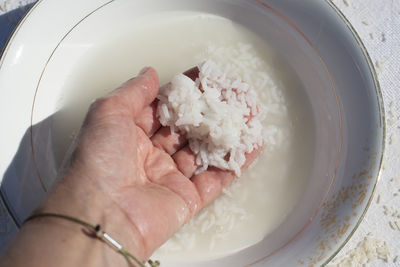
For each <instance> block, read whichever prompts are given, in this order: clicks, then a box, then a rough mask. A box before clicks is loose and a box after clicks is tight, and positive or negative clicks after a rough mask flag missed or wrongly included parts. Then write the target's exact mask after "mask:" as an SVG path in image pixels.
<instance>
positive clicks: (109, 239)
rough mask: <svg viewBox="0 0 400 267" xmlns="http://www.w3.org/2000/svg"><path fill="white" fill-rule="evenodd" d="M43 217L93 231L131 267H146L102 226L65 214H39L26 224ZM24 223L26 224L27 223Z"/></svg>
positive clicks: (152, 264)
mask: <svg viewBox="0 0 400 267" xmlns="http://www.w3.org/2000/svg"><path fill="white" fill-rule="evenodd" d="M41 217H54V218H59V219H64V220H67V221H71V222H74V223H77V224H80V225H82V226H83V227H85V228H86V229H88V230H90V231H92V232H93V233H94V234H95V236H96V238H98V239H99V240H101V241H102V242H104V243H106V244H107V245H108V246H109V247H111V248H113V249H114V250H115V251H116V252H118V253H119V254H121V255H122V256H123V257H124V258H125V260H126V261H127V263H128V265H129V267H135V264H134V263H133V262H132V260H133V261H134V262H135V263H136V264H137V266H139V267H146V264H145V263H143V262H142V261H140V260H139V259H138V258H136V257H135V256H134V255H133V254H131V253H130V252H129V251H127V250H126V249H125V248H124V247H123V246H122V245H121V244H119V243H118V242H117V241H116V240H115V239H114V238H112V237H111V236H110V235H109V234H107V233H106V232H104V231H102V230H101V229H100V225H99V224H97V225H93V224H90V223H88V222H85V221H83V220H81V219H78V218H76V217H72V216H69V215H65V214H58V213H37V214H33V215H31V216H29V217H28V218H27V219H26V220H25V222H27V221H30V220H33V219H36V218H41ZM25 222H24V223H25ZM147 263H148V264H149V266H150V267H158V266H160V262H159V261H152V260H148V261H147Z"/></svg>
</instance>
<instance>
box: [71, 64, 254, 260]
mask: <svg viewBox="0 0 400 267" xmlns="http://www.w3.org/2000/svg"><path fill="white" fill-rule="evenodd" d="M158 88H159V85H158V77H157V73H156V71H155V70H154V69H152V68H146V69H144V70H143V71H142V72H141V74H140V75H139V76H138V77H136V78H133V79H131V80H129V81H128V82H126V83H125V84H123V85H122V86H121V87H120V88H118V89H117V90H116V91H114V92H113V93H112V94H111V95H109V96H107V97H105V98H101V99H99V100H97V101H96V102H94V104H93V105H92V106H91V108H90V111H89V114H88V116H87V118H86V120H85V123H84V125H83V128H82V133H81V136H80V137H79V138H80V140H79V143H78V144H77V149H76V151H75V153H74V155H73V164H72V169H73V170H74V172H76V173H79V174H80V175H81V176H83V177H84V178H85V179H89V180H91V182H92V183H95V184H97V186H98V187H99V190H101V191H102V192H104V193H105V194H106V195H107V196H108V197H109V198H110V199H112V201H114V203H115V204H116V206H117V207H118V208H119V209H120V210H121V211H122V212H123V213H125V214H126V216H127V217H128V219H129V223H130V224H127V228H128V227H130V228H132V229H135V230H138V231H139V232H140V234H141V236H142V240H143V248H144V249H145V252H146V253H145V255H146V256H149V255H150V254H151V253H152V252H153V251H154V250H155V249H156V248H157V247H159V246H160V245H161V244H162V243H164V242H165V241H166V240H167V239H168V238H169V237H170V236H171V235H172V234H173V233H175V232H176V231H177V230H178V229H179V228H180V227H181V226H182V225H183V224H184V223H185V222H187V221H188V220H189V219H190V218H191V217H192V216H193V215H194V214H195V213H196V212H198V211H199V210H200V209H201V208H203V207H204V206H205V205H206V204H208V203H209V202H210V201H212V200H213V199H214V198H215V197H216V196H218V195H219V194H220V192H221V190H222V188H223V187H225V186H227V185H228V184H230V183H231V181H232V180H233V178H234V175H233V174H232V172H228V171H222V170H217V169H210V170H208V171H206V172H204V173H202V174H200V175H197V176H194V177H192V175H193V173H194V171H195V168H196V166H195V164H194V156H193V154H192V153H191V152H190V149H189V148H188V147H187V146H185V144H186V140H185V138H184V137H183V136H180V135H178V134H171V132H170V129H169V128H165V127H161V128H160V124H159V122H158V120H157V118H156V107H157V105H156V102H155V101H154V99H155V97H156V96H157V94H158ZM171 155H173V156H172V157H171ZM255 155H256V152H254V153H252V154H251V155H249V156H248V158H249V160H248V161H250V160H251V159H252V158H254V157H255ZM174 159H175V161H174ZM180 170H182V172H181V171H180ZM184 174H185V175H184ZM190 178H191V179H190Z"/></svg>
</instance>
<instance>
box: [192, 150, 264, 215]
mask: <svg viewBox="0 0 400 267" xmlns="http://www.w3.org/2000/svg"><path fill="white" fill-rule="evenodd" d="M260 150H261V148H258V149H254V150H253V151H252V152H251V153H248V154H246V162H245V164H243V166H242V169H243V168H246V167H248V166H249V165H250V164H251V162H252V161H253V160H254V159H255V158H256V157H257V155H258V153H259V152H260ZM234 178H235V174H234V173H233V172H231V171H224V170H221V169H218V168H215V167H211V168H209V169H208V170H207V171H205V172H202V173H200V174H198V175H195V176H194V177H193V178H192V179H191V180H192V182H193V184H194V185H195V186H196V188H197V191H198V193H199V196H200V198H201V208H203V207H204V206H207V205H208V204H209V203H210V202H211V201H213V200H214V199H215V198H216V197H217V196H219V195H220V194H221V192H222V189H223V188H225V187H227V186H228V185H230V184H231V183H232V181H233V179H234Z"/></svg>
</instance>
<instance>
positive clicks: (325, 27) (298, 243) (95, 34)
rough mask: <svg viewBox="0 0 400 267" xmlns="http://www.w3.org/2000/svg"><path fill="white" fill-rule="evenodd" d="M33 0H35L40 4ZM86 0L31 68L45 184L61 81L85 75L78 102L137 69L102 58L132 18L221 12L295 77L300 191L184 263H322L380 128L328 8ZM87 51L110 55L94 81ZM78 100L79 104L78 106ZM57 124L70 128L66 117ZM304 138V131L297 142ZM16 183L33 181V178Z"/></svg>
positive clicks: (351, 51) (23, 204) (336, 241)
mask: <svg viewBox="0 0 400 267" xmlns="http://www.w3.org/2000/svg"><path fill="white" fill-rule="evenodd" d="M42 2H43V3H41V4H42V5H44V4H45V3H46V1H42ZM88 2H91V7H90V8H88V11H87V12H86V15H85V17H83V18H82V17H79V16H76V18H75V17H74V19H73V20H71V24H70V25H69V26H68V27H66V28H68V31H67V32H65V34H64V35H62V38H61V39H59V40H58V42H56V43H54V42H53V41H50V40H46V39H44V42H45V43H46V44H48V45H49V46H51V47H52V54H51V55H50V57H49V58H48V60H47V62H46V64H45V65H44V66H43V68H41V70H42V73H41V76H40V78H39V80H38V83H37V91H36V94H35V99H34V109H33V112H32V117H33V124H34V125H39V127H36V128H35V127H34V128H33V129H34V130H33V136H34V138H33V147H34V153H35V155H36V156H35V159H34V160H35V161H36V165H37V166H38V169H39V172H40V175H41V178H42V179H43V180H44V181H45V184H46V185H48V186H50V184H51V183H53V182H54V180H55V179H54V176H55V173H56V171H57V169H58V167H59V166H60V164H61V161H62V157H61V156H59V155H63V154H64V153H65V151H66V150H67V146H66V145H65V146H62V145H60V144H67V143H68V142H66V141H65V140H68V138H69V136H65V132H67V131H64V130H63V128H62V127H58V128H57V127H55V125H56V124H57V123H58V122H59V121H63V122H64V120H63V118H64V117H63V109H60V101H62V99H63V98H65V97H67V96H66V91H68V90H78V89H76V88H75V89H71V88H72V86H73V84H74V83H73V82H71V81H74V79H76V80H77V79H80V80H82V77H79V75H82V73H83V74H85V75H87V76H86V78H87V80H88V82H87V83H86V84H85V83H81V85H82V87H79V90H78V91H79V95H80V96H79V99H77V101H82V103H86V104H87V103H88V101H89V100H90V99H92V98H93V95H92V93H91V92H90V89H88V91H85V89H84V88H93V87H98V88H101V89H96V92H104V93H105V92H107V90H109V89H110V88H115V87H117V86H118V85H119V84H120V83H121V81H124V80H126V79H128V78H130V77H131V76H132V73H137V72H138V71H139V69H127V70H126V72H120V71H119V72H116V71H113V66H115V64H117V62H115V61H112V60H113V53H115V54H117V53H116V51H117V50H118V49H122V50H124V53H133V54H134V53H135V51H131V50H130V49H129V47H123V46H116V45H111V46H110V45H108V46H107V44H108V43H110V42H109V40H114V39H121V37H122V36H126V35H129V34H130V33H132V31H133V30H134V29H133V26H132V25H146V24H148V23H149V21H152V19H154V18H157V19H159V18H160V17H161V18H162V16H170V15H171V14H176V16H177V17H179V16H180V14H181V13H182V12H185V14H187V12H192V13H193V14H197V13H202V14H210V15H217V16H221V17H225V18H228V19H230V20H232V21H234V22H236V23H238V24H240V25H243V26H244V27H246V28H247V29H249V30H251V31H252V32H253V33H255V34H256V35H257V36H259V37H260V38H261V39H263V40H265V42H267V43H268V45H269V46H270V47H271V49H272V50H273V51H275V52H276V53H277V54H279V56H280V57H282V58H283V59H284V61H285V64H287V66H288V67H289V68H290V69H291V70H292V72H291V75H293V76H295V77H296V79H295V80H296V81H297V82H298V83H299V85H301V86H296V85H293V90H302V94H299V95H298V97H301V95H304V96H305V98H306V99H305V100H304V101H305V102H307V103H308V104H309V106H308V109H309V110H310V116H311V118H307V119H304V123H307V121H311V122H312V123H311V124H310V127H312V131H311V132H312V143H310V144H307V145H308V146H309V147H310V149H311V150H312V155H313V157H312V158H311V159H310V160H311V161H312V163H311V164H310V166H311V167H310V170H308V172H309V177H308V182H307V184H306V186H305V189H304V193H303V194H302V196H301V198H300V200H299V201H298V204H297V205H296V207H295V208H294V209H293V210H292V211H291V212H290V214H289V215H288V216H287V218H286V220H285V221H284V222H283V223H282V224H281V225H280V226H279V227H278V228H276V230H275V231H273V232H272V233H271V234H269V235H267V236H266V237H264V238H263V240H262V241H260V242H259V243H257V244H255V245H253V246H251V247H248V248H246V249H243V250H241V251H239V252H237V253H235V254H232V255H229V256H226V257H221V258H218V259H214V260H212V261H200V262H197V263H191V266H225V265H228V264H229V265H233V266H243V265H252V264H254V265H265V264H268V265H271V266H289V265H290V266H292V265H293V266H294V265H297V264H300V263H301V262H310V263H322V262H323V261H325V260H326V259H327V258H328V257H329V256H331V255H332V254H333V253H334V252H335V250H336V249H337V248H338V247H339V246H340V244H342V243H343V242H344V240H345V239H346V238H347V237H348V236H349V234H350V232H351V230H352V228H353V227H354V226H355V225H356V224H357V222H358V220H359V219H360V217H361V216H362V213H363V211H364V210H365V207H366V206H367V203H368V199H369V197H370V195H371V194H372V191H373V188H374V185H375V182H376V177H377V173H378V169H379V162H380V156H381V154H382V149H383V148H382V140H383V132H384V126H383V125H382V120H381V119H382V115H381V114H382V110H381V107H380V103H381V102H380V101H381V100H380V95H379V93H378V91H377V85H376V81H375V80H374V78H373V75H372V73H371V65H370V62H368V59H367V58H366V56H365V54H364V53H363V50H362V48H361V47H360V44H359V42H358V40H357V38H355V37H354V35H353V33H352V32H351V31H350V30H349V29H348V28H347V26H346V24H345V23H344V22H343V20H342V19H341V18H340V16H339V15H338V14H337V13H336V11H335V10H334V8H332V6H330V4H328V3H327V2H324V1H305V2H304V3H302V5H300V4H293V3H292V1H254V2H248V1H226V0H218V1H215V0H212V1H211V0H206V1H183V0H181V1H179V0H174V1H168V3H166V2H165V1H154V0H151V1H146V2H140V1H128V0H115V1H111V2H108V3H102V2H101V1H88ZM68 6H69V5H68ZM43 12H45V11H43ZM80 18H81V19H80ZM149 34H151V33H149ZM181 34H182V35H184V33H181ZM42 41H43V40H42ZM162 43H163V42H162V37H161V38H160V44H161V45H162ZM26 45H28V46H29V45H32V46H34V45H35V43H32V44H29V43H28V44H26ZM105 48H107V49H105ZM96 49H103V50H102V51H104V53H108V54H109V55H110V57H108V58H109V59H110V62H109V65H107V64H104V65H103V66H102V67H101V68H102V72H103V73H109V75H110V78H109V79H107V80H106V81H105V80H102V82H101V83H96V82H93V81H95V80H96V75H98V73H97V74H94V73H93V75H92V76H91V75H90V73H91V72H90V67H91V66H90V65H88V64H86V63H85V62H88V59H92V60H95V59H94V58H93V54H92V53H91V51H93V50H96ZM125 50H126V51H125ZM141 56H143V55H139V54H138V55H137V57H138V58H140V57H141ZM90 57H92V58H90ZM116 58H117V56H116ZM21 60H22V61H23V59H21ZM30 64H34V63H30ZM155 64H156V63H155ZM190 66H192V62H185V60H183V59H182V60H179V61H177V62H176V64H174V65H173V66H171V68H170V73H163V74H161V77H160V80H161V82H162V83H163V81H168V77H171V75H172V74H174V73H177V72H179V71H181V70H184V69H187V68H189V67H190ZM299 101H300V100H299ZM302 101H303V100H302ZM80 106H82V107H83V108H84V109H85V108H87V105H86V106H85V105H80ZM78 113H80V114H81V113H83V112H78ZM300 120H301V118H300ZM78 121H79V120H78ZM39 122H40V123H39ZM43 122H45V123H43ZM65 125H66V126H65V127H70V126H67V125H68V123H66V124H65ZM57 129H58V130H57ZM44 132H45V133H47V134H46V135H44V134H43V133H44ZM307 138H309V137H307V136H305V137H304V140H305V141H304V142H306V140H307ZM60 140H63V141H60ZM44 144H45V145H46V149H44V148H43V145H44ZM49 151H50V155H49ZM293 153H296V151H294V152H293ZM43 155H44V156H43ZM299 158H301V155H299ZM299 172H300V170H299ZM25 174H26V173H25ZM293 175H296V174H295V173H294V174H293ZM26 183H28V184H30V183H36V184H37V181H36V182H33V181H28V182H26ZM9 184H10V183H9ZM7 186H8V187H9V188H11V189H8V191H10V190H12V188H15V185H12V186H11V185H8V184H7V181H5V182H4V181H3V185H2V187H6V189H2V190H7ZM14 190H15V189H14ZM24 190H28V191H29V193H27V194H26V196H23V197H22V199H21V194H17V196H19V197H17V198H18V200H13V199H12V197H10V199H11V200H10V202H11V203H17V204H13V205H15V206H16V207H15V210H16V213H18V216H17V217H19V218H21V220H22V218H25V217H26V216H27V215H28V214H29V213H30V211H31V210H32V209H33V208H34V207H35V206H36V204H37V202H38V201H39V200H40V198H36V200H34V201H32V199H33V198H34V195H35V194H36V192H37V191H41V190H40V187H38V186H34V187H32V188H28V189H24ZM41 194H43V195H44V194H45V192H43V191H41ZM28 200H31V201H28ZM321 242H322V244H323V245H324V246H323V248H322V247H321ZM287 255H290V256H289V257H288V256H287ZM162 260H163V259H162ZM176 264H179V262H173V261H170V262H168V260H165V259H164V261H163V265H164V266H176Z"/></svg>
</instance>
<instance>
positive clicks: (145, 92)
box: [107, 67, 159, 118]
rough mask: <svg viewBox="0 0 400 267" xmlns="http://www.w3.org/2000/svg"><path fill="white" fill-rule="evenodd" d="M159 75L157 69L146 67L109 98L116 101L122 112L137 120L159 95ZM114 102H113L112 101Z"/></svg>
mask: <svg viewBox="0 0 400 267" xmlns="http://www.w3.org/2000/svg"><path fill="white" fill-rule="evenodd" d="M158 89H159V85H158V74H157V72H156V70H155V69H153V68H151V67H146V68H144V69H142V71H140V73H139V75H138V76H137V77H134V78H132V79H130V80H128V81H127V82H125V83H124V84H122V85H121V86H120V87H119V88H118V89H116V90H115V91H114V92H112V93H111V94H110V96H108V97H107V98H110V99H114V101H115V102H117V103H118V104H119V108H120V109H121V111H126V112H127V113H128V115H130V116H132V117H133V118H137V117H138V116H139V115H140V114H141V112H142V111H143V109H144V108H145V107H147V106H149V105H150V104H151V103H152V102H153V101H154V99H155V98H156V96H157V94H158ZM110 102H112V101H110Z"/></svg>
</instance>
